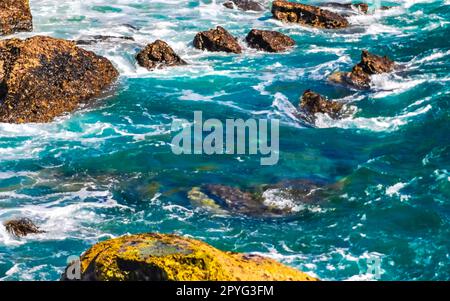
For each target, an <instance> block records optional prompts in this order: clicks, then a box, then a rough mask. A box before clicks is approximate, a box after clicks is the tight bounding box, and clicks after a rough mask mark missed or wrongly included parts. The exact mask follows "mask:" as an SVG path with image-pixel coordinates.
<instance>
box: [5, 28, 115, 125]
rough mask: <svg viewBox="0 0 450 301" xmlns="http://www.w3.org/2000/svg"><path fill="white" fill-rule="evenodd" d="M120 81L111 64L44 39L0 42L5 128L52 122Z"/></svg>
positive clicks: (70, 45)
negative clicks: (9, 125) (8, 124)
mask: <svg viewBox="0 0 450 301" xmlns="http://www.w3.org/2000/svg"><path fill="white" fill-rule="evenodd" d="M117 77H118V72H117V70H116V69H115V68H114V67H113V65H112V64H111V62H110V61H109V60H107V59H106V58H104V57H101V56H98V55H96V54H95V53H93V52H90V51H86V50H84V49H81V48H79V47H77V46H76V45H75V43H74V42H71V41H66V40H61V39H55V38H51V37H45V36H35V37H32V38H29V39H26V40H19V39H9V40H2V41H0V122H8V123H25V122H50V121H52V120H53V119H54V118H55V117H56V116H59V115H61V114H63V113H66V112H71V111H73V110H75V109H76V108H77V107H78V106H79V105H80V103H82V102H85V101H88V100H90V99H92V98H94V97H97V96H99V95H100V93H101V92H102V91H103V90H104V89H105V88H107V87H108V86H109V85H110V84H111V83H112V82H113V81H114V80H115V79H116V78H117Z"/></svg>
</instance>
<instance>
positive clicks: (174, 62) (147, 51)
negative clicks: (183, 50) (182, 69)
mask: <svg viewBox="0 0 450 301" xmlns="http://www.w3.org/2000/svg"><path fill="white" fill-rule="evenodd" d="M136 59H137V61H138V63H139V65H140V66H142V67H145V68H147V69H148V70H153V69H158V68H163V67H172V66H180V65H186V64H187V63H186V62H185V61H184V60H182V59H181V58H180V57H179V56H178V55H177V54H176V53H175V51H173V49H172V48H171V47H170V46H169V45H168V44H167V43H166V42H164V41H161V40H156V41H155V42H153V43H151V44H148V45H147V46H146V47H145V48H144V49H143V50H142V51H141V52H139V54H138V55H137V56H136Z"/></svg>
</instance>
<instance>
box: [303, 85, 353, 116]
mask: <svg viewBox="0 0 450 301" xmlns="http://www.w3.org/2000/svg"><path fill="white" fill-rule="evenodd" d="M343 106H344V105H343V104H342V103H339V102H336V101H329V100H327V99H326V98H324V97H323V96H321V95H320V94H318V93H315V92H313V91H311V90H306V91H305V92H304V93H303V96H302V98H301V100H300V108H301V109H302V110H304V111H306V112H307V113H308V114H311V115H315V114H317V113H322V114H328V115H329V116H330V117H332V118H336V117H337V116H339V113H340V112H341V110H342V108H343Z"/></svg>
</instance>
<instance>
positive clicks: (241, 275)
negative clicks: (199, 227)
mask: <svg viewBox="0 0 450 301" xmlns="http://www.w3.org/2000/svg"><path fill="white" fill-rule="evenodd" d="M80 262H81V280H84V281H264V280H267V281H270V280H272V281H317V279H316V278H313V277H311V276H309V275H307V274H305V273H303V272H300V271H298V270H296V269H294V268H291V267H288V266H285V265H283V264H281V263H279V262H277V261H275V260H273V259H269V258H265V257H262V256H258V255H247V254H241V253H232V252H224V251H220V250H218V249H216V248H214V247H212V246H210V245H208V244H206V243H204V242H201V241H198V240H194V239H190V238H186V237H181V236H177V235H167V234H153V233H147V234H137V235H131V236H123V237H119V238H115V239H111V240H107V241H104V242H101V243H98V244H96V245H94V246H93V247H92V248H90V249H89V250H88V251H87V252H85V253H84V254H83V255H82V256H81V260H80ZM62 280H68V279H67V277H66V276H65V275H63V276H62Z"/></svg>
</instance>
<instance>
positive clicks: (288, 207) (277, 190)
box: [188, 180, 327, 217]
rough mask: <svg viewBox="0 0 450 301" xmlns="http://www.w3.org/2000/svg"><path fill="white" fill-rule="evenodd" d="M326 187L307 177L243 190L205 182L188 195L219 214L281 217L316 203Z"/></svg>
mask: <svg viewBox="0 0 450 301" xmlns="http://www.w3.org/2000/svg"><path fill="white" fill-rule="evenodd" d="M322 188H323V189H322ZM326 190H327V189H326V187H325V186H324V185H323V184H322V183H315V182H312V181H308V180H295V181H285V182H281V183H278V184H274V185H263V186H260V187H255V188H254V189H251V190H246V191H244V190H242V189H240V188H237V187H231V186H227V185H215V184H214V185H213V184H208V185H204V186H202V187H194V188H193V189H191V191H189V193H188V197H189V199H190V200H191V202H192V204H193V205H195V206H198V207H202V208H205V209H207V210H209V211H211V212H214V213H218V214H224V213H234V214H243V215H247V216H255V217H284V216H289V215H295V214H297V213H298V212H299V211H302V210H304V209H307V206H310V205H315V204H317V203H318V202H320V201H321V200H322V197H323V195H322V193H323V192H324V191H326Z"/></svg>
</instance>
